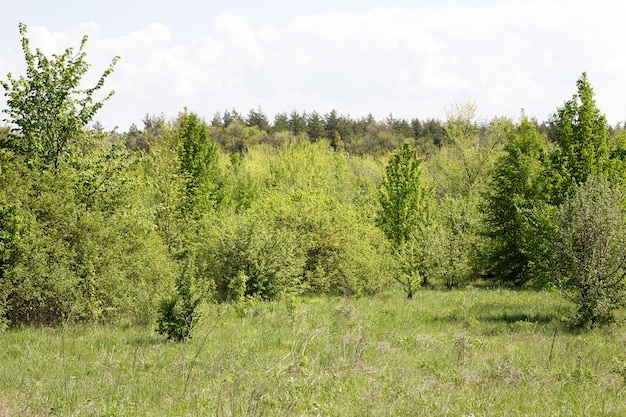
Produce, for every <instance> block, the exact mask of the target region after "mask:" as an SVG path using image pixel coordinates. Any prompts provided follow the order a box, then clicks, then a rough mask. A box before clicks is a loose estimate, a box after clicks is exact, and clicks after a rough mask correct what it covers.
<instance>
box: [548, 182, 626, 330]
mask: <svg viewBox="0 0 626 417" xmlns="http://www.w3.org/2000/svg"><path fill="white" fill-rule="evenodd" d="M625 202H626V192H625V191H624V189H623V187H622V186H621V185H619V184H610V183H609V182H608V181H607V180H606V179H605V178H603V177H602V176H597V175H594V176H591V177H589V178H588V179H587V181H586V182H584V183H582V184H578V185H576V186H574V188H573V189H572V192H571V194H570V195H569V196H568V197H567V198H566V199H565V201H564V202H563V203H562V204H561V205H560V206H559V207H557V208H556V209H555V210H554V211H553V213H551V214H550V213H549V212H548V214H549V215H548V216H547V217H548V219H547V221H544V224H545V225H547V226H548V227H545V228H544V232H543V236H542V240H541V247H540V249H541V253H542V254H543V256H544V262H546V264H547V265H548V266H549V269H550V270H551V272H552V274H553V276H554V278H555V280H556V284H557V285H558V287H559V288H560V289H561V291H562V293H563V295H564V296H565V297H566V298H568V299H570V300H571V301H573V302H574V303H575V304H576V305H577V306H578V309H577V311H576V314H575V316H574V317H573V318H572V319H573V320H572V324H573V325H575V326H577V327H583V328H591V327H596V326H600V325H603V324H607V323H610V322H612V321H613V320H614V319H615V317H614V311H615V310H616V309H618V308H620V307H623V306H624V305H626V210H625V208H624V207H625V206H624V203H625ZM545 217H546V216H544V218H545Z"/></svg>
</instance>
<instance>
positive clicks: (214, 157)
mask: <svg viewBox="0 0 626 417" xmlns="http://www.w3.org/2000/svg"><path fill="white" fill-rule="evenodd" d="M178 129H179V132H180V137H181V144H180V147H179V149H178V154H179V160H180V170H181V175H182V178H183V179H184V181H185V187H186V194H187V198H188V203H190V204H191V206H190V205H189V204H186V205H185V206H186V209H193V210H196V209H201V210H202V209H205V208H207V207H205V206H206V204H209V206H211V205H212V206H216V205H218V204H219V203H220V201H221V196H220V183H221V178H220V176H221V173H220V168H219V164H218V149H217V145H216V144H215V143H214V142H212V141H211V139H210V138H209V127H208V126H207V124H206V123H205V122H204V121H203V120H202V119H200V117H199V116H198V115H197V114H195V113H190V112H187V111H186V110H185V111H184V112H182V113H181V114H180V115H179V116H178ZM201 202H205V203H206V204H201Z"/></svg>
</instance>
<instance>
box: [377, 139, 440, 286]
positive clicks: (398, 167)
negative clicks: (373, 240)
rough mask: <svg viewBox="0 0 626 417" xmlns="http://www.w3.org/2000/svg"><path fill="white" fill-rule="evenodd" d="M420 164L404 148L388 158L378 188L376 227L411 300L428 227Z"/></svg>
mask: <svg viewBox="0 0 626 417" xmlns="http://www.w3.org/2000/svg"><path fill="white" fill-rule="evenodd" d="M420 163H421V161H420V160H419V159H417V158H416V157H415V152H414V151H413V149H412V148H411V146H410V145H408V144H405V145H403V146H402V148H401V149H400V150H398V152H397V153H396V154H395V155H394V156H393V157H392V158H391V160H390V161H389V164H388V165H387V167H386V168H385V174H384V176H383V180H382V182H381V184H380V188H379V202H380V210H379V212H378V216H377V218H376V224H377V225H378V227H380V229H381V230H382V231H383V233H384V234H385V236H386V237H387V239H388V240H389V242H390V244H391V247H392V249H393V251H394V254H395V255H396V256H397V258H398V261H399V263H400V271H399V274H398V276H397V278H396V279H397V280H398V281H399V282H400V283H401V284H402V285H403V286H404V287H405V290H406V293H407V297H408V298H412V297H413V293H414V291H415V289H416V288H417V287H418V286H419V285H420V283H421V279H422V278H421V277H422V276H423V271H420V270H421V269H423V267H422V263H423V258H424V253H423V252H424V251H423V248H422V245H423V242H424V241H425V234H426V228H427V226H428V224H429V221H430V219H429V211H428V198H427V197H428V191H427V189H426V187H425V185H424V183H423V180H422V174H421V170H420Z"/></svg>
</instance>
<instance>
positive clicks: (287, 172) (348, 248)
mask: <svg viewBox="0 0 626 417" xmlns="http://www.w3.org/2000/svg"><path fill="white" fill-rule="evenodd" d="M20 32H21V34H22V47H23V50H24V54H25V60H26V64H27V69H26V73H25V75H23V76H20V77H17V78H15V77H13V76H12V75H11V74H9V75H8V77H7V80H6V81H0V85H2V87H3V88H4V91H5V96H6V97H7V109H5V110H4V113H5V115H6V118H5V119H4V121H5V124H4V125H3V126H1V127H0V328H6V327H7V326H19V325H24V324H46V325H48V324H51V325H54V324H59V323H62V322H65V321H94V322H106V323H113V324H116V323H130V324H138V325H149V324H151V323H157V324H158V328H159V330H160V331H161V332H162V333H164V334H166V335H167V336H169V337H171V338H175V339H182V338H184V337H186V336H187V335H188V334H189V332H190V329H191V327H192V326H193V323H194V317H195V314H196V311H197V309H198V306H199V305H200V304H202V303H207V302H209V303H210V302H216V303H219V302H231V303H245V302H247V301H250V300H269V299H277V298H289V297H295V296H303V295H307V294H332V295H339V296H346V297H358V296H362V295H367V294H376V293H379V292H381V291H383V290H384V289H385V288H388V287H389V286H390V285H398V286H400V287H401V288H402V289H403V290H404V292H405V294H406V296H407V297H409V298H410V297H412V296H413V295H414V293H415V291H417V290H419V289H424V290H428V289H433V288H442V289H452V288H457V287H462V286H467V285H506V286H512V287H532V288H537V289H542V288H551V289H558V290H560V291H561V293H562V295H563V296H564V297H566V298H568V299H569V300H571V301H573V302H574V303H575V304H576V305H577V306H578V309H577V311H576V315H575V316H574V317H571V318H570V320H571V323H572V325H574V326H580V327H595V326H598V325H603V324H606V323H610V322H611V321H612V320H613V319H614V311H615V310H616V309H618V308H620V307H622V306H623V305H624V302H625V295H626V291H625V285H626V281H625V279H624V276H625V275H626V265H625V259H626V245H625V243H626V212H625V207H626V206H625V197H626V194H625V192H626V188H624V180H625V179H626V178H625V172H626V170H625V167H624V164H625V163H626V142H625V141H626V133H625V132H624V129H623V128H622V126H621V125H617V126H610V125H609V123H608V122H607V120H606V118H605V117H604V116H603V114H602V113H601V111H600V109H598V108H597V106H596V103H595V100H594V94H593V89H592V87H591V84H590V82H589V80H588V77H587V75H586V74H585V73H583V74H582V75H581V77H580V78H579V79H578V80H577V81H576V84H575V88H573V90H574V93H573V95H572V97H571V98H569V99H567V98H566V100H565V101H564V104H563V106H562V107H560V108H558V109H556V110H555V113H554V115H553V116H552V117H551V118H550V119H549V120H548V121H546V122H538V121H536V120H534V119H532V118H529V117H528V116H526V115H525V114H524V113H523V112H522V113H521V115H520V116H519V118H517V119H515V120H514V119H510V118H494V119H492V120H487V121H485V120H481V119H480V118H479V109H478V108H477V106H476V105H475V104H473V103H458V104H454V105H453V106H452V107H451V109H449V111H448V114H447V119H446V120H443V121H441V120H435V119H423V120H421V119H419V118H414V119H412V120H410V121H409V120H404V119H396V118H394V117H393V116H392V115H390V116H389V117H387V118H386V119H384V120H375V119H374V118H373V117H372V116H371V115H370V116H366V117H361V118H353V117H351V116H349V115H348V116H346V115H342V114H340V113H339V112H337V111H335V110H333V111H331V112H330V113H328V114H324V115H321V114H319V113H317V112H314V111H313V112H310V113H304V112H303V113H300V112H297V111H292V112H290V113H279V114H277V115H276V116H275V117H274V119H273V120H270V119H269V118H268V117H267V116H266V115H265V114H264V113H263V111H262V109H260V108H257V109H253V110H250V111H249V112H248V113H247V114H240V113H239V112H238V111H236V110H226V111H223V112H218V113H216V114H215V115H214V116H213V118H212V119H211V120H209V121H206V120H205V119H203V118H202V117H201V116H200V115H198V114H196V113H194V112H193V111H191V110H188V109H181V112H180V113H179V114H178V115H177V116H176V117H175V118H173V119H171V120H168V119H167V118H166V117H164V116H159V115H149V114H147V115H146V116H145V118H144V119H143V120H142V121H141V123H142V125H141V126H137V125H133V126H131V127H130V128H129V130H128V131H127V132H123V133H120V132H117V131H113V132H107V131H105V130H104V129H103V128H102V126H101V124H100V123H98V122H97V121H96V120H97V111H98V110H99V109H100V108H101V107H102V106H103V105H105V104H106V101H107V99H108V98H109V97H110V96H111V94H108V95H106V96H105V98H104V99H103V100H101V101H96V100H95V99H94V94H96V93H99V92H100V90H101V89H102V88H103V87H104V84H105V81H106V78H107V77H108V76H109V75H110V74H111V73H112V71H113V69H114V66H115V63H116V61H117V59H114V60H113V61H112V62H111V65H110V67H108V68H107V69H106V70H105V71H104V72H103V74H102V76H101V78H100V79H99V81H98V83H97V84H96V85H95V86H93V87H89V88H85V87H83V86H81V79H82V76H83V75H84V74H85V72H86V71H87V69H88V67H89V65H88V64H87V62H86V56H85V53H84V49H83V47H84V45H85V42H86V40H87V39H86V38H84V39H83V42H82V43H81V45H80V48H79V49H78V51H75V50H74V49H73V48H69V49H68V50H66V51H65V53H63V54H60V55H53V56H52V57H47V56H45V55H44V54H43V53H41V52H40V51H39V50H38V49H37V50H35V51H34V52H33V51H32V50H31V48H30V45H29V41H28V38H27V30H26V27H25V26H24V25H21V26H20Z"/></svg>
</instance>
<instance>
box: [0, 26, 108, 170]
mask: <svg viewBox="0 0 626 417" xmlns="http://www.w3.org/2000/svg"><path fill="white" fill-rule="evenodd" d="M19 30H20V35H21V36H22V49H23V51H24V57H25V59H26V76H20V77H19V78H13V76H12V75H11V74H8V82H5V81H0V85H2V87H3V88H4V89H5V96H6V97H7V104H8V106H9V108H8V109H7V110H4V112H6V113H7V114H8V116H9V118H8V119H6V121H8V122H10V123H11V124H13V125H15V126H16V128H15V129H14V133H13V135H12V137H11V140H10V143H11V147H13V148H14V149H15V150H16V151H18V152H20V153H23V154H27V155H28V156H29V157H30V158H31V159H32V158H40V159H41V160H42V161H43V162H44V164H46V165H51V166H53V167H54V168H57V166H58V164H59V162H60V160H61V159H63V158H64V157H65V156H67V154H68V153H69V152H70V149H71V147H72V146H73V145H76V142H79V141H80V140H81V138H83V137H84V136H85V135H84V132H83V130H84V129H85V128H86V127H87V125H88V124H89V123H90V122H91V121H92V120H93V117H94V115H95V114H96V112H97V111H98V110H99V109H100V108H101V107H102V105H103V104H104V102H105V101H106V100H108V99H109V98H110V97H111V95H112V94H113V92H110V93H109V94H108V95H107V96H106V97H105V98H104V99H103V100H101V101H94V98H93V95H94V93H96V92H97V91H98V90H99V89H101V88H102V87H103V86H104V82H105V79H106V78H107V77H108V76H109V75H110V74H111V73H112V72H113V67H114V65H115V63H116V62H117V60H118V59H119V58H118V57H115V58H113V60H112V62H111V64H110V65H109V67H108V68H107V69H106V70H105V71H104V73H103V74H102V75H101V76H100V79H99V80H98V82H97V83H96V85H95V86H93V87H91V88H87V89H81V88H80V82H81V79H82V77H83V76H84V75H85V73H86V72H87V70H88V69H89V64H88V63H87V62H86V60H85V55H86V54H85V51H84V47H85V44H86V42H87V37H86V36H85V37H83V40H82V42H81V44H80V47H79V49H78V51H77V52H74V49H73V48H67V49H66V50H65V52H64V53H63V54H60V55H52V58H48V57H47V56H45V55H44V54H43V53H42V52H41V51H40V50H39V49H36V50H35V53H33V52H32V51H31V48H30V42H29V39H28V38H27V28H26V25H25V24H23V23H20V25H19Z"/></svg>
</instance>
